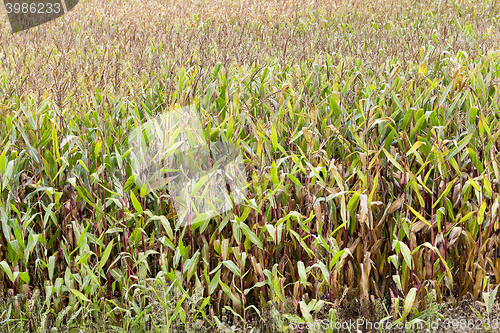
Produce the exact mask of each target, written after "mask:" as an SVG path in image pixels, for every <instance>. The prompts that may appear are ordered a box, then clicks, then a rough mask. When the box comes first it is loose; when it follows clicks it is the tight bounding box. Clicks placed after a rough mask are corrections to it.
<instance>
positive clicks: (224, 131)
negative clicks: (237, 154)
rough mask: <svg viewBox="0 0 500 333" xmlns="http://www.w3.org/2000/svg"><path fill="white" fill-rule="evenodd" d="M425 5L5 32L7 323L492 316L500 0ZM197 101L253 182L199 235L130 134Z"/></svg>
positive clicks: (236, 6) (270, 11)
mask: <svg viewBox="0 0 500 333" xmlns="http://www.w3.org/2000/svg"><path fill="white" fill-rule="evenodd" d="M98 4H99V6H100V7H99V6H98V7H99V8H98V9H95V10H94V9H92V12H91V11H90V9H88V8H90V7H86V5H88V6H92V8H96V7H95V6H97V5H98ZM429 4H430V2H427V1H413V2H410V1H406V2H403V3H402V4H401V5H399V4H398V5H396V4H394V3H393V2H378V3H377V4H374V5H368V4H361V3H357V4H356V3H351V4H350V6H347V4H345V3H342V2H340V1H338V2H331V3H330V4H329V5H330V6H331V7H329V6H327V5H320V4H317V3H314V2H308V3H307V4H306V5H302V3H301V2H293V1H288V2H285V1H270V2H265V3H264V2H260V1H251V2H249V3H245V2H241V3H237V2H234V1H233V2H231V1H222V2H221V3H220V4H219V5H218V6H219V7H220V8H215V7H214V5H211V4H208V3H187V2H186V3H184V2H179V3H176V4H173V3H172V2H163V3H160V2H153V1H150V2H146V3H140V4H139V3H136V2H133V1H122V2H119V3H101V2H83V3H81V4H80V5H79V7H77V8H75V10H74V11H72V12H70V14H67V15H66V16H64V17H63V18H62V19H61V20H58V21H55V22H52V23H49V24H46V25H43V26H40V27H38V28H36V29H33V30H30V31H27V32H24V33H20V34H17V35H13V36H10V35H7V33H4V34H3V35H2V36H0V38H2V44H1V45H2V49H1V51H0V61H1V64H2V69H1V71H0V77H1V83H0V100H1V101H2V103H1V104H0V113H1V115H2V117H0V221H1V233H0V272H1V273H0V290H1V291H2V293H5V295H6V297H5V298H4V299H3V303H2V305H1V306H0V311H1V312H0V320H1V322H0V325H2V326H1V327H2V328H5V329H7V330H10V331H13V330H15V329H17V330H19V331H23V330H30V331H33V330H35V329H38V330H39V331H45V330H47V331H48V330H49V329H50V328H51V327H59V328H64V329H68V330H70V329H71V328H72V327H80V328H81V329H88V330H90V331H91V330H93V329H95V328H100V329H101V330H122V331H141V330H142V331H162V332H163V331H179V332H180V331H193V332H194V331H203V330H213V328H218V329H219V330H220V331H224V330H228V331H231V330H235V329H245V330H250V329H251V327H253V328H259V327H260V330H262V331H271V330H274V331H282V330H285V331H286V330H288V329H291V328H290V327H291V323H297V322H304V323H309V324H311V323H314V321H315V320H317V319H328V320H330V321H332V322H333V321H335V320H337V319H336V318H337V310H338V309H339V308H341V307H342V306H343V305H345V302H354V305H353V307H352V314H351V315H352V317H354V318H355V317H356V316H364V317H366V318H370V317H374V316H376V315H378V314H379V313H381V312H382V311H379V310H380V309H381V308H382V307H384V309H385V311H386V313H385V316H386V320H392V321H394V322H402V321H410V320H412V321H414V322H418V321H419V320H423V321H425V320H426V318H430V317H432V318H434V317H436V316H437V314H436V310H435V309H436V306H435V304H434V302H435V301H437V302H438V303H440V302H443V301H444V300H452V301H453V302H458V301H461V300H462V299H464V298H465V297H470V298H472V300H474V301H475V300H477V299H478V300H480V299H484V301H485V303H484V304H486V305H487V306H488V316H490V312H491V309H492V307H493V301H492V298H494V297H495V296H496V290H497V289H496V288H495V287H496V286H498V284H500V258H499V257H498V245H499V244H498V242H499V240H498V232H499V230H500V213H499V209H498V208H499V206H500V199H499V194H500V172H499V163H500V159H499V154H500V140H499V135H500V111H499V107H498V105H499V103H498V102H499V101H498V100H499V88H498V87H499V83H500V81H499V78H500V61H499V56H500V53H498V52H497V51H494V50H489V49H490V48H492V47H495V46H496V45H498V40H497V38H496V37H495V36H497V34H496V33H495V32H494V30H495V29H497V25H495V22H496V18H497V15H496V12H495V10H497V9H496V8H498V6H495V3H494V2H492V1H481V2H478V3H476V4H475V5H474V6H473V5H472V4H469V3H467V2H446V1H442V2H439V4H438V5H436V6H430V5H429ZM148 6H149V7H148ZM398 6H399V7H398ZM146 7H147V8H148V10H149V9H155V10H158V11H157V12H156V13H157V14H158V17H156V16H155V15H152V14H151V13H150V12H149V11H148V12H147V13H146V12H145V10H146V9H145V8H146ZM78 8H79V9H78ZM224 8H231V10H227V11H224V10H222V9H224ZM281 8H282V9H281ZM384 8H385V9H388V11H387V12H386V13H385V14H383V13H384V10H383V9H384ZM160 9H161V10H160ZM389 9H390V10H389ZM241 11H245V13H247V12H248V15H247V16H244V15H242V16H238V14H239V13H241ZM181 12H182V13H184V14H183V15H181V14H180V13H181ZM132 13H134V15H135V16H133V15H132ZM411 17H421V18H422V19H421V20H411V22H410V18H411ZM368 18H369V19H368ZM158 22H162V24H156V23H158ZM3 27H5V26H3ZM431 27H432V29H431ZM4 30H5V29H4ZM410 32H411V34H410ZM329 33H330V35H328V34H329ZM238 36H239V37H238ZM286 36H288V37H286ZM328 36H332V37H328ZM336 36H337V37H336ZM338 36H348V37H349V38H350V39H348V40H344V39H342V38H343V37H342V38H341V37H338ZM409 36H410V37H409ZM325 37H328V38H325ZM189 38H191V39H189ZM237 38H239V39H240V42H239V44H238V45H243V46H242V47H247V49H245V50H246V51H245V52H248V53H246V54H245V53H241V52H240V53H239V51H241V50H242V49H238V47H236V46H235V45H236V44H232V43H235V40H237ZM405 38H408V39H407V40H406V39H405ZM405 40H406V42H405ZM4 41H5V43H4ZM375 41H378V42H377V43H378V44H377V43H376V42H375ZM339 45H340V46H339ZM342 45H343V46H342ZM42 55H43V56H42ZM185 106H189V107H191V108H193V110H194V111H196V112H197V114H199V116H200V120H201V123H202V128H203V130H204V133H203V134H204V139H205V140H206V141H207V143H209V144H215V143H216V142H218V141H219V140H225V141H227V142H228V143H230V144H233V145H235V146H236V147H239V148H240V149H241V151H242V152H243V155H244V163H245V167H246V169H245V170H246V172H247V174H248V181H249V186H248V188H247V190H248V191H247V192H248V194H247V197H246V199H245V200H244V201H243V202H242V203H241V204H239V205H237V206H236V208H235V209H234V210H233V211H231V212H230V213H228V214H222V215H220V216H216V217H214V218H211V219H209V220H206V221H200V222H199V223H194V224H192V225H190V226H184V225H183V224H182V223H180V222H179V220H178V217H177V215H176V212H175V210H174V209H173V205H172V200H171V198H170V197H169V193H168V192H167V191H166V190H157V191H152V192H146V191H143V190H141V186H140V184H139V181H138V175H136V174H134V171H133V168H132V167H131V149H130V148H129V147H130V143H129V142H128V140H127V137H128V134H129V133H130V132H132V131H133V130H134V129H135V128H136V127H137V126H138V125H139V124H142V123H144V122H145V121H146V120H148V119H150V118H152V117H155V116H157V115H159V114H162V113H164V112H169V111H171V110H173V109H176V108H180V107H185ZM429 290H432V292H430V291H429ZM429 295H432V298H431V297H430V296H429ZM492 295H494V296H492ZM430 299H432V300H431V301H429V300H430ZM377 302H378V303H377ZM384 302H385V303H384ZM377 304H378V305H377ZM370 307H372V308H370ZM373 307H378V310H377V311H374V309H373ZM382 313H383V312H382ZM375 319H376V318H375Z"/></svg>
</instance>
